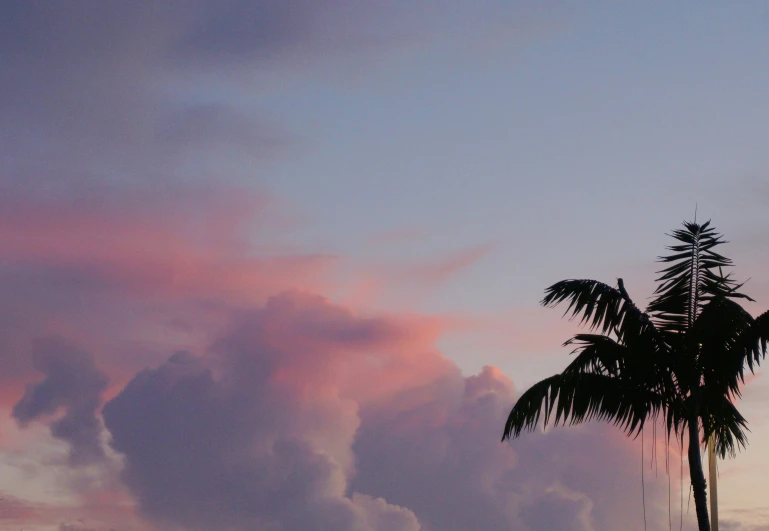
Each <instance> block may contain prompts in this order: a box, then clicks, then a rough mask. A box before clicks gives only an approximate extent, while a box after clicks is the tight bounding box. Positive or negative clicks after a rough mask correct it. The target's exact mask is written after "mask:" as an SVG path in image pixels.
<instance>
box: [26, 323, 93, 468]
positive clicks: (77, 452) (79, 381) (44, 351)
mask: <svg viewBox="0 0 769 531" xmlns="http://www.w3.org/2000/svg"><path fill="white" fill-rule="evenodd" d="M32 363H33V365H34V367H35V369H37V370H38V371H39V372H41V373H43V374H44V375H45V378H44V379H43V380H42V381H39V382H36V383H32V384H29V385H28V386H27V390H26V392H25V393H24V396H23V397H22V398H21V399H20V400H19V401H18V402H17V403H16V405H15V406H14V407H13V416H14V418H16V420H18V421H19V423H20V424H21V425H25V424H27V423H29V422H31V421H34V420H39V419H45V418H47V417H48V416H53V415H56V414H57V413H58V412H59V411H60V410H64V413H63V415H61V416H60V417H59V418H57V419H56V420H54V421H53V422H51V425H50V426H51V434H52V435H53V436H54V437H56V438H57V439H61V440H63V441H65V442H67V443H68V444H69V446H70V463H71V464H73V465H81V464H87V463H91V462H94V461H97V460H100V459H102V458H103V457H104V450H103V449H102V446H101V443H100V440H99V435H100V433H101V424H100V422H99V419H98V418H97V415H96V411H97V409H98V407H99V404H100V401H101V393H102V392H103V391H104V389H105V388H106V387H107V377H106V376H105V375H104V373H102V372H101V371H100V370H99V369H98V368H97V367H96V365H95V364H94V362H93V359H92V358H91V356H90V355H88V354H87V353H85V352H83V351H81V350H78V349H77V348H76V347H74V346H72V345H71V344H69V343H67V342H66V341H64V340H62V339H61V338H57V337H49V338H46V339H41V340H39V341H38V342H37V345H36V346H35V348H34V350H33V352H32Z"/></svg>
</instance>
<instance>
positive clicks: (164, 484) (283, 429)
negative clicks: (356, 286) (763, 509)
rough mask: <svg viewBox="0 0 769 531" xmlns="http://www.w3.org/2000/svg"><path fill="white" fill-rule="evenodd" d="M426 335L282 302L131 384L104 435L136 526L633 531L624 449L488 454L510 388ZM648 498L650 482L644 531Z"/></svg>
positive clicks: (543, 438)
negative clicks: (474, 370) (556, 525)
mask: <svg viewBox="0 0 769 531" xmlns="http://www.w3.org/2000/svg"><path fill="white" fill-rule="evenodd" d="M434 326H435V325H434V324H433V323H430V322H429V321H428V322H420V321H418V320H417V321H413V322H412V321H409V320H403V319H401V320H399V319H397V318H393V317H387V316H378V317H377V316H374V317H367V316H361V315H356V314H355V312H353V311H351V310H350V309H347V308H344V307H340V306H336V305H334V304H331V303H330V302H329V301H327V300H326V299H323V298H320V297H318V296H315V295H310V294H303V293H287V294H284V295H281V296H277V297H274V298H271V299H270V300H269V301H268V303H267V304H266V305H265V306H264V307H263V308H260V309H257V310H253V311H248V312H245V313H243V314H241V315H240V316H239V317H238V319H237V320H236V322H235V323H233V325H232V326H231V327H230V328H229V329H228V330H227V331H225V332H224V333H223V335H222V336H221V338H220V339H219V341H218V342H216V343H215V345H214V346H213V348H212V349H211V350H210V351H209V353H208V354H206V355H205V356H203V357H195V356H191V355H189V354H176V355H174V356H173V357H172V358H171V359H170V360H168V361H167V362H166V363H164V364H163V365H161V366H159V367H158V368H156V369H148V370H145V371H142V372H140V373H139V374H137V375H136V377H135V378H134V379H133V380H132V381H131V382H129V383H128V385H127V386H126V387H125V389H124V390H123V391H122V392H121V393H120V394H119V395H118V396H117V397H115V398H114V399H113V400H111V401H110V402H109V403H108V404H107V405H106V407H105V409H104V418H105V423H106V426H107V428H108V429H109V430H110V433H111V434H112V441H113V442H112V444H113V446H114V448H115V449H116V450H117V451H119V452H121V453H122V454H123V455H124V456H125V459H126V468H125V470H124V480H125V482H126V484H127V485H128V486H129V488H130V489H131V492H132V493H133V494H134V496H135V498H136V500H137V501H138V503H139V510H140V512H141V514H143V515H144V516H145V517H147V518H148V519H150V520H151V521H155V522H164V523H174V524H178V525H181V526H183V527H184V528H186V529H211V528H217V529H233V530H236V529H253V528H254V526H258V525H268V524H270V523H272V524H275V525H281V526H282V528H283V529H286V530H290V529H307V528H308V526H310V527H311V528H313V529H326V528H328V529H339V530H344V529H364V530H372V531H373V530H390V529H392V530H395V529H414V530H417V529H422V530H429V529H442V530H452V529H458V530H459V529H463V530H464V529H469V528H479V529H491V530H493V529H510V528H516V527H520V528H525V529H532V530H537V529H543V530H544V529H546V528H547V525H549V523H550V522H553V521H559V522H583V523H584V525H583V526H582V527H575V528H574V529H594V528H595V529H614V528H616V525H619V524H620V523H622V522H625V523H627V522H626V514H625V513H624V512H623V511H626V510H627V509H628V508H629V507H633V508H635V509H636V510H637V512H638V513H639V517H640V509H639V507H638V504H639V500H638V499H637V496H635V495H630V494H628V492H629V490H628V489H627V486H628V485H626V484H627V483H628V482H629V481H631V480H630V478H631V477H632V478H634V479H633V480H632V482H633V485H635V484H636V479H637V477H636V475H637V470H636V469H635V465H634V463H635V459H633V460H632V462H631V461H629V460H628V458H629V457H630V456H631V455H632V452H633V445H632V444H629V443H628V441H627V440H626V439H624V438H623V437H622V436H621V435H619V434H613V432H612V431H611V430H610V429H609V428H603V427H596V429H595V430H587V429H583V430H579V429H577V430H554V431H552V432H551V433H549V434H547V435H532V436H530V437H528V438H524V439H521V440H520V441H518V442H517V443H516V444H515V445H514V446H510V445H505V444H501V443H499V435H500V429H501V426H502V424H503V421H504V417H505V415H506V411H507V409H508V408H509V406H510V405H511V404H512V402H513V400H514V389H513V386H512V382H511V381H510V379H509V378H508V377H506V376H505V375H504V374H502V373H501V371H499V370H498V369H495V368H492V367H487V368H485V369H484V370H483V371H482V372H481V373H480V374H479V375H476V376H471V377H463V376H462V375H461V374H460V372H459V370H458V369H457V367H456V366H455V365H454V364H453V363H451V362H450V361H448V360H447V359H446V358H444V357H443V356H442V355H441V354H440V353H439V352H438V351H437V350H436V349H435V347H434V345H433V344H432V343H431V338H433V337H434V331H432V330H430V329H431V328H432V327H434ZM423 329H426V330H427V331H424V330H423ZM420 330H422V331H420ZM607 460H608V461H609V462H611V463H612V466H611V467H609V468H606V467H603V466H601V465H600V464H601V463H605V462H607ZM619 485H622V487H621V488H619V489H618V488H617V487H618V486H619ZM660 492H661V491H660V489H659V485H658V484H657V483H655V482H654V481H653V480H650V485H649V492H647V496H648V502H649V511H650V513H649V517H650V518H651V519H652V520H653V521H656V520H659V519H660V518H661V515H660V511H659V506H660V501H661V500H660ZM635 494H640V492H639V493H635ZM538 504H539V505H538ZM545 506H547V507H551V508H553V507H554V509H552V510H551V511H550V512H548V511H544V512H543V511H541V510H540V509H537V507H540V508H542V507H545ZM554 518H555V520H554ZM637 521H638V522H641V523H642V520H641V519H640V518H639V519H637ZM580 525H582V524H580ZM641 525H642V524H641ZM468 526H470V527H468ZM591 526H594V527H591ZM625 528H628V529H633V527H632V526H631V527H627V525H626V526H625ZM638 529H640V527H639V528H638Z"/></svg>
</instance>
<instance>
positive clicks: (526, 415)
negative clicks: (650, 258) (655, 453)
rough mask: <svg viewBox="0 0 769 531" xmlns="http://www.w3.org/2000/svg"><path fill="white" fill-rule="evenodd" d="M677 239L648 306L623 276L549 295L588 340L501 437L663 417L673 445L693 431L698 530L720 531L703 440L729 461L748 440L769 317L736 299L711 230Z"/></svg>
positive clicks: (629, 429) (576, 340)
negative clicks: (745, 407)
mask: <svg viewBox="0 0 769 531" xmlns="http://www.w3.org/2000/svg"><path fill="white" fill-rule="evenodd" d="M670 236H672V237H673V238H674V239H675V240H676V241H677V243H676V244H675V245H672V246H670V247H668V250H670V251H671V254H669V255H668V256H664V257H661V258H660V261H662V262H664V263H666V264H667V267H666V268H665V269H663V270H662V271H660V273H661V276H660V277H659V278H658V279H657V281H658V283H659V284H658V287H657V290H656V291H655V293H654V297H653V299H652V301H651V303H650V304H649V306H648V308H647V311H646V312H642V311H641V310H640V309H639V308H638V307H637V306H636V305H635V303H634V302H633V301H632V300H631V298H630V296H629V295H628V293H627V291H626V290H625V286H624V283H623V281H622V279H618V280H617V286H616V287H612V286H609V285H607V284H604V283H601V282H598V281H595V280H564V281H561V282H558V283H556V284H553V285H552V286H550V287H549V288H547V290H546V291H545V298H544V299H543V300H542V304H543V305H544V306H548V307H553V306H556V305H558V304H560V303H563V302H568V308H567V310H566V314H570V315H571V318H575V317H580V321H581V324H583V325H586V326H587V327H588V328H589V332H590V333H581V334H577V335H575V336H574V337H572V338H571V339H569V340H568V341H566V343H565V344H564V345H565V346H572V347H573V352H572V353H573V354H575V358H574V359H573V361H572V362H571V363H570V364H569V365H568V366H567V367H566V369H565V370H564V371H563V372H562V373H560V374H556V375H554V376H551V377H550V378H546V379H544V380H542V381H541V382H539V383H536V384H535V385H533V386H532V387H531V388H530V389H529V390H527V391H526V392H525V393H523V394H522V395H521V397H520V398H519V399H518V401H517V402H516V404H515V405H514V407H513V409H512V411H511V412H510V415H509V416H508V419H507V422H506V424H505V430H504V435H503V436H502V440H503V441H504V440H505V439H512V438H516V437H518V436H519V435H520V434H521V433H522V432H523V431H531V430H534V429H535V428H536V427H537V426H538V425H539V422H540V420H541V421H542V424H543V425H544V426H547V425H548V423H552V425H558V424H559V423H560V424H578V423H581V422H586V421H589V420H593V419H599V420H604V421H609V422H613V423H614V424H615V425H617V426H618V427H620V428H621V429H622V430H623V431H625V432H626V434H627V435H629V436H637V435H638V434H639V433H640V432H641V430H643V428H644V424H645V422H646V421H648V420H651V421H653V422H655V421H657V419H661V420H662V421H663V423H664V426H665V432H666V435H667V437H668V440H669V439H670V438H671V437H676V438H677V439H680V440H681V441H683V437H684V434H685V433H686V434H687V435H688V439H689V448H688V460H689V474H690V477H691V483H692V491H693V494H694V501H695V508H696V513H697V522H698V524H699V529H700V531H710V522H709V518H708V510H707V491H706V481H705V476H704V473H703V470H702V464H701V461H700V459H701V453H700V445H701V443H702V442H703V441H707V440H708V439H712V441H713V444H714V449H715V452H716V453H718V454H719V455H720V456H721V457H724V456H725V455H726V454H730V455H734V453H735V451H736V449H737V448H738V447H743V446H745V444H746V443H747V440H746V436H745V430H746V421H745V419H744V418H743V416H742V415H741V414H740V413H739V411H737V408H736V407H735V406H734V401H735V400H736V399H737V398H739V397H740V385H741V384H742V383H743V382H744V372H745V368H746V367H747V368H748V369H749V370H750V371H751V372H752V371H753V370H754V366H755V365H756V364H757V363H758V362H759V361H760V359H762V358H764V357H765V356H766V350H767V340H768V339H769V312H765V313H763V314H762V315H760V316H759V317H758V318H755V319H754V318H753V317H751V316H750V314H749V313H748V312H746V311H745V310H744V309H743V308H742V307H741V306H740V305H739V304H738V303H737V302H735V299H739V298H745V299H748V297H747V296H746V295H743V294H741V293H739V292H738V289H740V287H741V284H737V283H736V282H735V281H734V280H733V279H732V278H731V274H727V275H724V274H723V268H725V267H729V266H731V265H732V262H731V260H729V259H728V258H726V257H724V256H721V255H720V254H718V253H716V252H715V251H714V250H713V249H714V248H715V247H716V246H718V245H720V244H722V243H724V241H723V240H722V239H721V236H720V235H719V234H718V233H716V232H715V229H714V228H712V227H711V226H710V222H707V223H704V224H702V225H699V224H697V223H696V222H685V223H684V228H683V229H679V230H676V231H673V233H672V234H671V235H670Z"/></svg>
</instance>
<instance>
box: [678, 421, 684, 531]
mask: <svg viewBox="0 0 769 531" xmlns="http://www.w3.org/2000/svg"><path fill="white" fill-rule="evenodd" d="M679 457H680V458H681V484H680V486H679V489H678V490H679V492H680V494H681V512H680V514H681V525H680V526H679V528H678V529H679V531H683V528H684V436H683V435H681V452H680V453H679Z"/></svg>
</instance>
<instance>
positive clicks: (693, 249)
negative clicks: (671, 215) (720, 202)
mask: <svg viewBox="0 0 769 531" xmlns="http://www.w3.org/2000/svg"><path fill="white" fill-rule="evenodd" d="M683 225H684V228H683V229H678V230H674V231H673V232H672V233H671V234H669V236H671V237H672V238H674V239H676V240H677V241H679V242H680V243H679V244H676V245H670V246H668V247H667V249H668V250H669V251H671V254H669V255H667V256H661V257H659V258H658V261H660V262H662V263H666V264H670V265H668V266H667V267H665V268H664V269H662V270H661V271H658V273H659V274H660V277H659V278H657V282H659V286H658V287H657V289H656V290H655V292H654V295H655V297H654V299H653V300H652V302H651V303H650V304H649V306H648V308H647V311H648V312H649V313H651V314H653V315H654V320H655V322H656V323H657V326H658V328H659V329H660V330H663V331H666V332H673V333H683V332H684V331H685V330H686V329H687V328H688V327H690V326H691V325H692V323H693V322H694V320H695V319H696V317H697V315H698V314H699V312H700V311H701V310H702V308H703V306H704V304H705V303H706V302H707V301H708V300H710V299H711V298H712V297H715V296H724V297H731V298H747V299H749V297H747V296H746V295H743V294H741V293H739V292H738V291H737V290H738V289H739V288H740V287H741V286H742V284H738V283H737V282H736V281H735V280H734V279H733V278H732V277H731V274H726V275H725V274H724V273H723V268H725V267H730V266H732V261H731V260H730V259H729V258H726V257H725V256H723V255H721V254H718V253H717V252H715V251H714V250H713V249H714V248H715V247H717V246H719V245H721V244H723V243H726V242H725V241H724V240H723V238H722V237H721V235H720V234H719V233H717V232H716V230H715V228H714V227H711V226H710V221H708V222H706V223H703V224H702V225H699V224H697V223H693V222H688V221H687V222H684V224H683Z"/></svg>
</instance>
